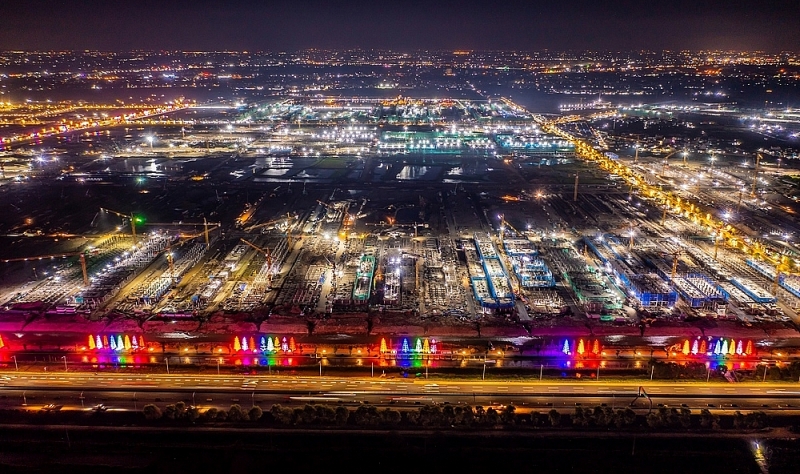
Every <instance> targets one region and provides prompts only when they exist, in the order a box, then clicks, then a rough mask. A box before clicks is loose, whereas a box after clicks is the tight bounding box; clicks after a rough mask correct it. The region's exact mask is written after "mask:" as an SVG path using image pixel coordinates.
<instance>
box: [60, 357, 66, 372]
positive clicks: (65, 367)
mask: <svg viewBox="0 0 800 474" xmlns="http://www.w3.org/2000/svg"><path fill="white" fill-rule="evenodd" d="M61 358H62V359H64V372H67V356H62V357H61Z"/></svg>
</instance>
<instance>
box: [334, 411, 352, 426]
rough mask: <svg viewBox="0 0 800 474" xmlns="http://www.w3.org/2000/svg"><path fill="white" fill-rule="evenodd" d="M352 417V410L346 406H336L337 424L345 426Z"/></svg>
mask: <svg viewBox="0 0 800 474" xmlns="http://www.w3.org/2000/svg"><path fill="white" fill-rule="evenodd" d="M349 418H350V410H348V409H347V408H345V407H336V424H337V425H339V426H344V425H346V424H347V420H348V419H349Z"/></svg>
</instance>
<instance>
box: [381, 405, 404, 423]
mask: <svg viewBox="0 0 800 474" xmlns="http://www.w3.org/2000/svg"><path fill="white" fill-rule="evenodd" d="M402 419H403V417H402V416H401V415H400V412H399V411H397V410H392V409H391V408H386V409H385V410H383V411H382V412H381V421H382V422H383V424H384V425H389V426H397V425H399V424H400V420H402Z"/></svg>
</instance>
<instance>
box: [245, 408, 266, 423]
mask: <svg viewBox="0 0 800 474" xmlns="http://www.w3.org/2000/svg"><path fill="white" fill-rule="evenodd" d="M263 415H264V410H262V409H261V407H259V406H254V407H253V408H251V409H250V411H248V412H247V417H248V418H249V419H250V421H258V420H260V419H261V417H262V416H263Z"/></svg>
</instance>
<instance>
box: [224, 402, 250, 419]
mask: <svg viewBox="0 0 800 474" xmlns="http://www.w3.org/2000/svg"><path fill="white" fill-rule="evenodd" d="M246 419H247V414H246V413H245V412H244V410H242V407H241V406H240V405H238V404H233V405H231V407H230V408H229V409H228V421H245V420H246Z"/></svg>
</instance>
